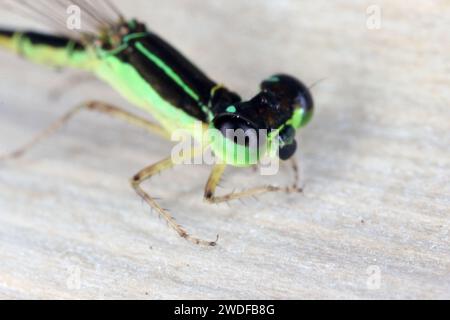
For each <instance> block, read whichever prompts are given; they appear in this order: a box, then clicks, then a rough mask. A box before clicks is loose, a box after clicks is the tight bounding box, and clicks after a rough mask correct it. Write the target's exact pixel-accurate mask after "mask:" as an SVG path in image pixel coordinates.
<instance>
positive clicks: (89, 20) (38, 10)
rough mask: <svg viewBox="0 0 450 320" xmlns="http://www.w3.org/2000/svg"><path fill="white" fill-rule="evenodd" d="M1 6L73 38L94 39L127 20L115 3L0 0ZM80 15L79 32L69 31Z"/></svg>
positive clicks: (89, 0) (100, 1)
mask: <svg viewBox="0 0 450 320" xmlns="http://www.w3.org/2000/svg"><path fill="white" fill-rule="evenodd" d="M0 4H1V7H2V10H8V11H10V12H11V13H14V14H17V15H20V16H21V17H24V18H26V19H32V20H34V21H36V22H38V23H40V24H42V25H44V26H46V27H48V28H51V29H52V30H53V31H54V32H56V33H58V34H64V35H67V36H70V37H72V38H80V37H81V38H83V37H85V36H95V35H97V34H98V33H99V32H100V31H103V30H108V28H113V27H114V26H116V25H117V24H118V23H119V22H121V21H123V20H124V19H123V15H122V14H121V13H120V11H119V10H118V8H117V7H116V6H115V4H114V3H113V2H112V0H95V1H94V0H0ZM74 10H75V11H74ZM77 13H79V18H80V29H73V28H69V27H68V21H69V19H70V18H71V17H73V14H77Z"/></svg>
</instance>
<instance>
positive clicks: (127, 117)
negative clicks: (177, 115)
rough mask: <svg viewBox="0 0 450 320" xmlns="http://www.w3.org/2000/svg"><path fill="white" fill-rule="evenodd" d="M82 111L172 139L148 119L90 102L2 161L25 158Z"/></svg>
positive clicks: (71, 112) (69, 113)
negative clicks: (25, 155)
mask: <svg viewBox="0 0 450 320" xmlns="http://www.w3.org/2000/svg"><path fill="white" fill-rule="evenodd" d="M82 110H90V111H96V112H100V113H104V114H107V115H110V116H112V117H113V118H118V119H122V120H124V121H126V122H128V123H130V124H132V125H135V126H138V127H141V128H144V129H146V130H147V131H149V132H151V133H154V134H157V135H159V136H161V137H164V138H167V139H170V136H169V134H168V133H167V132H166V131H165V130H164V129H163V128H162V127H160V126H159V125H157V124H154V123H152V122H150V121H148V120H146V119H143V118H141V117H139V116H136V115H134V114H132V113H130V112H128V111H125V110H122V109H120V108H118V107H115V106H112V105H110V104H107V103H103V102H98V101H89V102H85V103H82V104H80V105H79V106H77V107H75V108H73V109H72V110H70V111H69V112H67V113H66V114H65V115H64V116H62V117H61V118H59V119H58V120H56V121H55V122H54V123H53V124H51V125H50V126H49V127H47V128H46V129H45V130H43V131H41V132H40V133H38V134H37V135H36V136H35V137H34V138H33V139H32V140H31V141H30V142H28V143H27V144H25V145H24V146H22V147H21V148H19V149H17V150H16V151H14V152H11V153H9V154H6V155H3V156H0V161H2V160H7V159H14V158H20V157H21V156H23V155H24V154H25V153H26V152H27V151H29V150H30V149H31V148H33V147H34V146H35V145H36V144H38V143H39V142H41V141H42V140H44V139H46V138H48V137H49V136H51V135H52V134H54V133H56V131H58V130H59V129H61V128H62V127H64V125H66V124H67V123H68V122H69V121H70V120H71V119H72V118H73V117H74V116H75V115H76V114H78V113H79V112H80V111H82Z"/></svg>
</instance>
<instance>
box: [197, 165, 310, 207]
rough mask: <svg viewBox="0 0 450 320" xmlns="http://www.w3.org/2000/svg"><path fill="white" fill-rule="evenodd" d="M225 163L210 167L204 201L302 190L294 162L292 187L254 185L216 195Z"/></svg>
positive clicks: (220, 200) (229, 199)
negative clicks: (242, 189) (294, 173)
mask: <svg viewBox="0 0 450 320" xmlns="http://www.w3.org/2000/svg"><path fill="white" fill-rule="evenodd" d="M226 167H227V166H226V165H224V164H217V165H215V166H214V168H213V169H212V172H211V175H210V177H209V179H208V182H207V184H206V187H205V201H207V202H209V203H222V202H228V201H232V200H237V199H240V198H246V197H252V196H257V195H260V194H264V193H267V192H287V193H294V192H302V190H301V189H299V188H298V186H297V184H298V167H297V165H296V164H295V168H294V171H296V172H297V174H296V175H295V176H296V182H295V184H294V185H293V186H292V187H275V186H262V187H256V188H252V189H247V190H244V191H242V192H232V193H229V194H226V195H224V196H216V195H215V194H216V189H217V185H218V184H219V182H220V180H221V178H222V176H223V174H224V172H225V169H226Z"/></svg>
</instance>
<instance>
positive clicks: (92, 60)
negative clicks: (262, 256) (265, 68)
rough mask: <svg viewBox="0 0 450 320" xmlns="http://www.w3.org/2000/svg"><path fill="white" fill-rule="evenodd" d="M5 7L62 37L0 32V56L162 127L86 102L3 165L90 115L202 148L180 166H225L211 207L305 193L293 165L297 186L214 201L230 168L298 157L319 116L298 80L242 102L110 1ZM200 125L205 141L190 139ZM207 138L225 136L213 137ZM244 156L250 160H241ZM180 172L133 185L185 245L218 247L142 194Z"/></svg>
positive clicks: (208, 192) (210, 196)
mask: <svg viewBox="0 0 450 320" xmlns="http://www.w3.org/2000/svg"><path fill="white" fill-rule="evenodd" d="M2 2H3V8H7V9H10V10H11V11H14V12H16V13H20V14H22V15H24V16H27V17H32V18H35V19H38V20H40V21H41V22H43V23H45V24H47V25H48V26H50V27H52V28H56V32H55V33H54V34H44V33H36V32H28V31H19V30H7V29H0V47H2V48H4V49H9V50H10V51H12V52H14V53H17V54H20V55H22V56H23V57H25V58H26V59H29V60H30V61H32V62H35V63H39V64H45V65H49V66H56V67H71V68H76V69H81V70H85V71H87V72H90V73H93V74H95V75H96V76H97V77H98V78H100V79H101V80H103V81H105V82H107V83H108V84H110V85H111V86H112V87H113V88H114V89H115V90H117V91H118V92H119V93H121V94H122V95H123V96H124V97H125V98H126V99H128V100H129V101H130V102H131V103H132V104H133V105H135V106H136V107H139V108H141V109H143V110H144V111H147V112H148V113H150V114H151V115H152V116H153V118H155V119H156V120H157V123H152V122H150V121H148V120H146V119H143V118H141V117H138V116H136V115H134V114H132V113H130V112H127V111H125V110H122V109H120V108H118V107H116V106H113V105H110V104H107V103H103V102H100V101H88V102H85V103H83V104H81V105H79V106H76V107H75V108H74V109H72V110H71V111H70V112H68V113H67V114H66V115H65V116H64V117H62V118H61V119H59V120H57V121H56V122H55V123H53V124H52V125H51V126H50V127H49V128H48V129H46V130H44V131H43V132H41V133H40V134H38V135H37V136H36V137H35V138H34V139H33V140H32V141H31V142H30V143H28V144H27V145H25V146H24V147H22V148H20V149H18V150H17V151H15V152H13V153H11V154H9V155H7V156H5V157H3V159H6V158H17V157H19V156H21V155H23V154H24V153H25V152H26V151H27V150H29V149H30V148H31V147H32V146H34V145H35V144H36V143H38V142H40V141H41V140H43V139H44V138H46V137H48V136H49V135H51V134H52V133H54V132H55V131H57V130H58V129H59V128H61V127H62V126H63V125H65V124H66V123H67V122H68V121H69V120H70V119H72V118H73V116H74V115H75V114H77V113H78V112H80V111H82V110H91V111H96V112H101V113H105V114H107V115H110V116H112V117H116V118H120V119H122V120H125V121H127V122H129V123H131V124H133V125H136V126H139V127H142V128H145V129H147V130H148V131H150V132H153V133H155V134H157V135H160V136H162V137H164V138H168V139H170V137H171V136H172V134H173V133H174V132H175V131H177V130H180V129H183V130H187V131H188V132H190V133H191V136H192V137H193V138H194V139H195V140H196V141H197V142H199V144H200V146H201V147H200V148H199V149H197V148H194V150H189V152H182V153H181V157H182V158H183V157H184V158H192V157H194V156H195V155H196V154H197V153H199V152H203V150H205V148H206V146H205V145H207V147H209V148H210V149H211V150H212V152H213V154H214V156H215V157H216V158H217V159H219V160H221V161H217V163H216V164H214V166H213V169H212V172H211V175H210V177H209V179H208V181H207V183H206V187H205V193H204V198H205V200H206V201H207V202H210V203H220V202H227V201H230V200H235V199H239V198H242V197H248V196H254V195H259V194H262V193H265V192H279V191H283V192H297V191H301V190H300V188H298V184H297V181H298V177H297V176H298V170H297V166H296V165H295V162H293V168H294V172H295V176H296V179H295V183H294V184H293V186H290V187H275V186H264V187H259V188H252V189H249V190H246V191H242V192H234V193H230V194H228V195H224V196H217V195H216V189H217V186H218V183H219V182H220V180H221V177H222V175H223V174H224V171H225V169H226V167H227V166H235V167H248V166H251V165H253V164H254V162H253V160H256V162H258V161H259V160H260V159H261V158H262V157H264V156H270V157H276V159H281V160H289V159H291V158H292V156H293V155H294V153H295V151H296V149H297V142H296V140H295V135H296V131H297V129H299V128H301V127H303V126H305V125H306V124H307V123H308V122H309V120H310V119H311V117H312V114H313V99H312V97H311V94H310V91H309V89H308V88H307V87H306V86H305V85H303V84H302V83H301V82H300V81H299V80H297V79H295V78H294V77H291V76H288V75H283V74H280V75H275V76H272V77H270V78H268V79H267V80H265V81H263V82H262V84H261V91H260V93H258V94H257V95H256V96H255V97H254V98H252V99H250V100H248V101H244V100H242V99H241V97H240V96H239V95H238V94H236V93H234V92H232V91H230V90H229V89H227V88H226V87H225V86H223V85H220V84H218V83H216V82H214V81H212V80H211V79H210V78H209V77H207V76H206V75H205V74H204V73H203V72H202V71H200V70H199V69H198V68H197V67H196V66H195V65H193V64H192V63H191V62H190V61H189V60H187V59H186V58H185V57H184V56H183V55H182V54H180V53H179V52H178V51H177V50H175V49H174V48H173V47H171V46H170V45H169V44H168V43H167V42H165V41H164V40H163V39H161V38H160V37H158V36H157V35H156V34H155V33H153V32H152V31H150V30H149V29H148V28H147V26H146V25H145V24H144V23H142V22H140V21H138V20H135V19H131V20H127V19H125V18H124V16H123V15H122V14H121V13H120V11H119V10H118V9H117V7H116V6H114V5H113V4H112V3H111V2H109V1H106V0H103V1H88V0H84V1H82V0H77V1H75V0H72V1H69V0H53V1H33V0H30V1H26V0H22V1H20V0H14V1H5V0H2ZM73 6H75V8H79V10H80V13H81V14H82V16H81V17H82V20H81V29H76V28H75V29H74V30H72V28H67V13H68V10H67V9H68V8H69V7H73ZM199 122H200V123H201V130H200V133H199V132H198V130H194V128H195V127H196V124H198V123H199ZM230 130H231V131H240V132H241V133H243V137H244V140H243V142H242V141H241V140H239V139H236V136H234V137H233V138H230V137H229V135H228V132H229V131H230ZM210 131H211V132H218V133H219V134H218V135H217V134H214V135H213V134H211V133H209V132H210ZM261 131H263V132H264V135H263V136H262V137H261V136H260V135H259V134H258V137H257V138H256V140H257V142H258V143H257V145H256V147H255V144H254V143H251V142H250V141H251V140H252V138H254V132H261ZM205 135H206V139H205ZM213 136H214V138H213ZM253 140H254V139H253ZM274 146H275V147H274ZM200 150H201V151H200ZM274 150H276V153H273V151H274ZM191 151H192V152H191ZM239 153H243V154H244V157H238V154H239ZM251 155H255V157H252V156H251ZM291 160H292V159H291ZM175 165H176V162H175V161H174V159H173V157H168V158H167V159H164V160H162V161H160V162H158V163H155V164H153V165H150V166H148V167H146V168H144V169H143V170H141V171H140V172H138V173H137V174H136V175H135V176H134V177H132V178H131V185H132V187H133V188H134V190H135V191H136V192H137V194H138V195H139V196H140V197H142V199H144V200H145V202H147V203H148V205H150V206H151V207H152V208H153V209H154V210H155V211H156V212H157V213H158V214H159V215H160V216H161V217H163V218H164V219H165V220H166V221H167V223H168V224H169V226H170V227H171V228H173V229H174V230H175V231H176V232H177V233H178V234H179V235H180V236H181V237H183V238H185V239H186V240H188V241H191V242H193V243H195V244H200V245H207V246H214V245H216V243H217V240H216V241H205V240H202V239H199V238H197V237H194V236H191V235H190V234H189V233H188V232H187V231H186V230H185V229H184V228H183V227H181V226H180V225H179V224H178V223H176V221H175V219H174V218H173V217H172V216H171V214H169V212H168V211H167V210H165V209H163V208H162V207H161V206H160V205H159V204H158V202H157V201H156V199H155V198H154V197H152V196H151V195H150V194H149V193H148V192H146V191H144V189H143V188H142V183H143V182H144V181H146V180H148V179H150V178H151V177H153V176H154V175H155V174H158V173H160V172H162V171H164V170H166V169H169V168H172V167H173V166H175Z"/></svg>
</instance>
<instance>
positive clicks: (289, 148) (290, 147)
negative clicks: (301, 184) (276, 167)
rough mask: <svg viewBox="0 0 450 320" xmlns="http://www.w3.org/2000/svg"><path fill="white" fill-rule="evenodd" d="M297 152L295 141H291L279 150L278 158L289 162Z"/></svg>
mask: <svg viewBox="0 0 450 320" xmlns="http://www.w3.org/2000/svg"><path fill="white" fill-rule="evenodd" d="M296 151H297V141H295V140H294V141H293V142H292V143H291V144H287V145H285V146H283V147H281V148H280V150H279V155H278V156H279V157H280V159H281V160H283V161H285V160H289V159H290V158H292V156H293V155H294V154H295V152H296Z"/></svg>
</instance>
